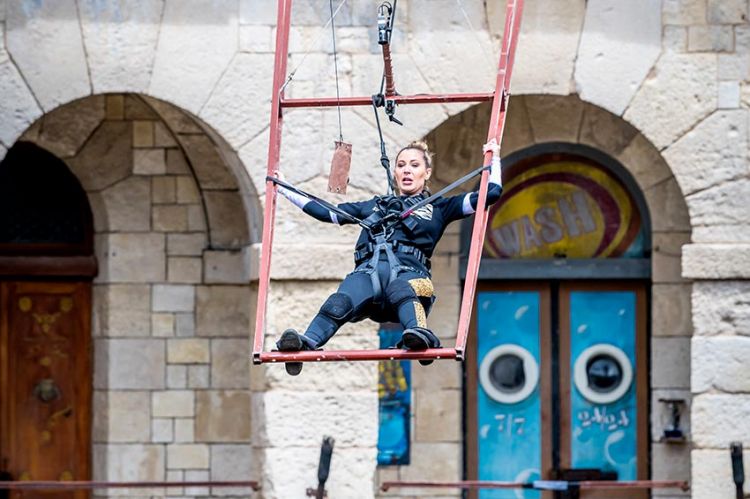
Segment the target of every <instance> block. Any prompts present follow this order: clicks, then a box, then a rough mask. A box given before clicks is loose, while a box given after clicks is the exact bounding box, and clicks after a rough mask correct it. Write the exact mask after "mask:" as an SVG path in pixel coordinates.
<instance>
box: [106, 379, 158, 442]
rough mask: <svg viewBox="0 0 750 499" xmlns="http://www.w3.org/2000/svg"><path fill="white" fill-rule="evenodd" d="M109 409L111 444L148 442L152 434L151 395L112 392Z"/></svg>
mask: <svg viewBox="0 0 750 499" xmlns="http://www.w3.org/2000/svg"><path fill="white" fill-rule="evenodd" d="M107 398H108V400H107V407H108V414H107V425H108V431H107V438H108V441H109V442H146V441H148V440H149V437H150V432H151V428H150V426H151V414H150V413H149V410H148V408H149V405H150V400H149V399H150V394H149V392H144V391H127V392H125V391H114V390H113V391H110V392H109V394H108V397H107Z"/></svg>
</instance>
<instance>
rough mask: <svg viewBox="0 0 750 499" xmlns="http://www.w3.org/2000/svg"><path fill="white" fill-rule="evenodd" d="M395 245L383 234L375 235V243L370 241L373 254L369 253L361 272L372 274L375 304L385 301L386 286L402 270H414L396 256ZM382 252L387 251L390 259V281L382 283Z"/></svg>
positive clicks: (387, 256)
mask: <svg viewBox="0 0 750 499" xmlns="http://www.w3.org/2000/svg"><path fill="white" fill-rule="evenodd" d="M393 246H394V245H393V244H392V243H390V242H389V241H388V240H387V239H386V238H385V236H382V235H379V236H376V237H375V244H374V245H373V244H369V243H368V249H369V247H372V254H371V255H368V256H369V260H366V263H364V268H362V269H361V270H360V272H365V273H367V274H369V276H370V282H371V283H372V293H373V303H374V304H375V305H380V304H381V303H383V291H384V288H385V287H387V286H388V284H390V283H391V282H393V281H395V280H396V279H397V278H398V274H399V273H400V272H402V271H405V270H413V269H412V268H411V267H408V266H406V265H402V264H401V261H400V260H399V259H398V257H397V256H396V252H395V251H394V247H393ZM403 247H408V246H403ZM412 248H413V247H412ZM414 250H416V251H419V250H418V249H417V248H414ZM382 252H385V255H386V258H387V259H388V266H389V268H390V273H389V275H388V282H386V283H382V282H381V281H380V275H379V273H378V264H379V263H380V256H381V254H382ZM420 254H421V251H420ZM358 265H359V263H358Z"/></svg>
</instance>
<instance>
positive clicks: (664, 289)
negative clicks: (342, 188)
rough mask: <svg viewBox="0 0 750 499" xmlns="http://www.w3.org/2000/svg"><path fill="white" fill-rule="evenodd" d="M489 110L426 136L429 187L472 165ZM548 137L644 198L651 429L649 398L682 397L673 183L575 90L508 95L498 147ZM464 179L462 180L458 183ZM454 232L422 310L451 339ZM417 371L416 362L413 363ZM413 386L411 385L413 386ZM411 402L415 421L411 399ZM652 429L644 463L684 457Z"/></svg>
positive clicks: (655, 406)
mask: <svg viewBox="0 0 750 499" xmlns="http://www.w3.org/2000/svg"><path fill="white" fill-rule="evenodd" d="M489 115H490V106H489V104H480V105H477V106H473V107H471V108H469V109H467V110H466V111H464V112H462V113H460V114H458V115H455V116H452V117H451V118H449V119H447V120H446V121H445V122H444V123H443V124H441V125H440V126H438V127H437V128H435V129H434V130H433V131H432V132H430V133H429V134H427V135H426V140H427V142H428V143H429V144H430V146H431V147H432V148H433V150H434V151H435V159H434V168H435V172H434V175H433V179H434V180H435V184H436V185H435V186H434V187H435V188H439V187H442V186H444V185H447V184H448V183H450V182H451V181H452V180H455V179H456V178H458V177H460V176H461V175H462V174H464V173H466V172H468V171H469V170H470V169H472V168H475V167H476V166H478V165H480V164H481V162H482V154H481V144H482V143H483V142H484V141H485V138H486V130H487V125H488V123H489ZM550 143H570V144H579V145H585V146H588V147H591V148H593V149H596V150H598V151H601V152H603V153H605V154H606V155H608V156H610V157H612V158H614V159H616V160H617V161H618V162H619V163H620V164H621V165H622V166H624V167H625V168H626V170H627V171H628V172H629V173H630V175H631V176H632V177H633V179H634V180H635V182H636V183H637V185H638V187H639V188H640V190H641V191H642V194H643V197H644V198H645V201H646V205H647V208H648V212H649V216H650V219H651V231H652V232H651V236H652V237H651V239H652V256H651V261H652V285H651V316H650V321H651V322H650V331H651V337H650V338H651V339H650V344H651V351H650V355H651V372H650V376H651V379H650V389H651V393H652V400H653V401H654V402H652V411H651V424H652V428H661V427H663V426H664V424H665V422H666V421H669V416H668V414H667V407H666V406H665V404H660V403H658V402H657V401H658V399H660V398H681V399H684V400H687V401H689V400H690V374H689V373H690V337H691V335H692V333H693V325H692V321H691V290H692V284H691V282H690V281H688V280H686V279H685V278H683V276H682V267H681V264H682V257H681V253H682V246H683V245H684V244H686V243H688V242H689V241H690V238H691V232H692V227H691V221H690V214H689V212H688V207H687V205H686V203H685V199H684V197H683V195H682V190H681V188H680V185H679V184H678V181H677V179H676V178H675V175H674V172H673V171H672V169H671V168H670V167H669V165H668V163H667V161H666V160H665V159H664V158H663V157H662V155H661V153H660V152H659V150H658V149H657V148H656V147H655V146H654V145H653V144H652V143H651V142H650V141H649V140H648V139H647V138H646V137H645V136H644V134H642V133H641V132H640V131H639V130H638V129H636V128H634V127H633V126H632V125H631V124H629V123H628V122H627V121H625V120H624V119H622V118H621V117H618V116H616V115H614V114H612V113H610V112H608V111H606V110H604V109H602V108H600V107H598V106H596V105H593V104H591V103H588V102H585V101H583V100H581V99H580V98H579V97H578V96H577V95H570V96H551V95H518V96H514V97H513V98H512V99H511V101H510V105H509V112H508V121H507V124H506V128H505V134H504V137H503V145H502V151H503V155H508V154H511V153H513V152H516V151H520V150H522V149H525V148H527V147H530V146H533V145H538V144H550ZM471 187H472V186H465V188H466V189H470V188H471ZM459 240H460V234H459V227H458V224H454V225H453V226H452V227H450V228H449V229H448V232H447V233H446V235H445V237H444V239H443V241H442V242H441V243H440V245H439V247H438V251H437V252H436V254H435V257H434V258H433V269H434V272H433V277H434V279H433V280H434V284H435V289H436V294H437V295H438V296H439V297H440V300H441V303H440V306H438V307H436V308H435V310H434V312H433V314H432V315H431V317H430V323H431V325H434V327H435V328H436V330H438V333H439V334H441V338H446V340H445V341H446V342H450V337H451V336H452V334H453V332H454V330H455V324H456V318H457V317H458V308H459V296H460V295H459V293H460V291H461V287H460V282H459V281H458V279H457V276H458V271H459V255H460V241H459ZM446 298H448V299H447V300H446ZM443 367H444V366H442V365H439V366H436V369H442V368H443ZM417 376H419V371H417V372H415V377H417ZM415 379H418V378H415ZM418 382H419V381H415V383H418ZM451 383H454V384H450V383H449V384H448V385H446V386H448V387H450V388H455V383H456V382H455V381H454V382H451ZM459 386H460V385H459ZM415 390H416V391H417V392H418V391H419V390H420V387H419V386H417V387H416V389H415ZM416 396H417V397H419V396H420V395H419V394H418V393H417V395H416ZM417 411H418V412H417V415H416V420H417V422H418V423H419V421H420V414H419V408H417ZM687 412H688V411H684V412H683V414H687ZM425 416H426V417H427V418H429V415H425ZM683 423H684V425H683V428H689V425H690V423H689V421H684V419H683ZM688 431H689V430H688ZM658 437H659V435H656V436H654V437H652V438H653V441H652V446H651V454H652V456H654V458H653V459H652V462H653V463H662V462H667V461H669V460H670V459H674V458H676V457H677V456H678V455H679V457H680V459H682V460H683V462H687V456H688V452H689V450H688V449H687V446H685V447H684V448H680V449H679V450H678V451H675V449H674V447H669V445H668V444H662V443H659V442H658ZM457 450H458V449H457ZM681 472H684V476H685V477H687V476H688V475H689V473H688V470H687V469H685V470H681ZM666 473H667V472H666V471H665V470H664V468H663V467H660V466H658V465H657V464H654V468H653V469H652V476H653V478H654V479H661V478H664V477H665V476H666Z"/></svg>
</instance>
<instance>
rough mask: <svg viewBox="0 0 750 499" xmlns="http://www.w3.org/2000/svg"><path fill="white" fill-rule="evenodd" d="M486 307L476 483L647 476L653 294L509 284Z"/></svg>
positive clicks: (486, 295) (525, 494) (531, 494)
mask: <svg viewBox="0 0 750 499" xmlns="http://www.w3.org/2000/svg"><path fill="white" fill-rule="evenodd" d="M476 305H477V308H476V314H477V315H476V333H477V335H476V361H475V362H474V363H473V364H472V369H473V370H474V376H475V377H476V384H475V386H476V390H475V394H476V395H475V397H476V401H475V404H476V406H475V407H476V409H475V411H474V413H472V411H471V410H470V412H469V414H470V415H471V416H473V417H474V421H475V424H476V429H475V430H474V431H472V430H471V429H470V431H469V438H474V439H476V443H475V444H474V445H469V449H470V452H471V450H472V449H473V450H474V452H476V454H477V455H476V463H477V464H476V466H475V468H476V471H475V472H472V473H471V476H472V478H477V479H480V480H503V481H505V480H507V481H517V482H528V481H533V480H537V479H555V478H558V477H561V476H565V474H566V473H569V474H570V473H574V472H575V473H580V472H582V470H586V471H583V473H590V474H593V475H596V474H597V473H601V474H603V475H604V477H605V478H607V477H611V478H614V477H616V479H617V480H636V479H645V478H647V476H646V474H647V468H646V466H645V465H646V459H647V449H646V446H647V442H648V440H647V431H648V430H647V428H646V416H647V406H646V401H647V391H648V387H647V386H645V383H646V382H647V381H646V380H647V376H646V371H645V369H646V363H645V356H646V337H645V331H646V329H645V320H646V317H645V315H646V314H645V310H646V309H645V287H644V286H643V285H640V284H618V283H609V284H608V283H602V284H596V285H594V284H576V283H552V284H550V285H546V284H545V285H541V284H538V285H532V284H525V285H524V284H517V285H513V284H508V285H504V286H502V287H499V286H496V287H495V288H494V289H487V290H485V289H482V290H480V292H479V293H478V294H477V302H476ZM469 393H474V392H472V391H471V390H470V392H469ZM470 471H472V470H471V466H470ZM478 497H480V498H482V499H485V498H493V499H494V498H509V499H519V498H541V497H542V495H541V494H540V493H539V492H536V491H533V490H484V491H481V492H479V494H478ZM582 497H591V498H594V497H607V498H615V497H620V496H619V495H617V494H616V493H615V494H613V493H612V492H611V491H608V492H607V493H606V494H603V493H601V492H586V493H583V494H582ZM623 497H624V496H623ZM627 497H630V498H635V497H646V496H642V495H640V493H635V494H634V493H633V492H632V491H629V492H628V495H627Z"/></svg>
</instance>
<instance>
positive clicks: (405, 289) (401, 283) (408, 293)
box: [385, 279, 417, 308]
mask: <svg viewBox="0 0 750 499" xmlns="http://www.w3.org/2000/svg"><path fill="white" fill-rule="evenodd" d="M385 297H386V299H387V300H388V303H390V304H391V306H393V307H394V308H398V307H400V306H401V305H402V304H403V303H404V302H407V301H414V300H416V299H417V294H416V293H415V292H414V288H412V287H411V285H410V284H409V283H408V282H407V281H405V280H403V279H396V280H394V281H391V283H390V284H388V287H387V288H385Z"/></svg>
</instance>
